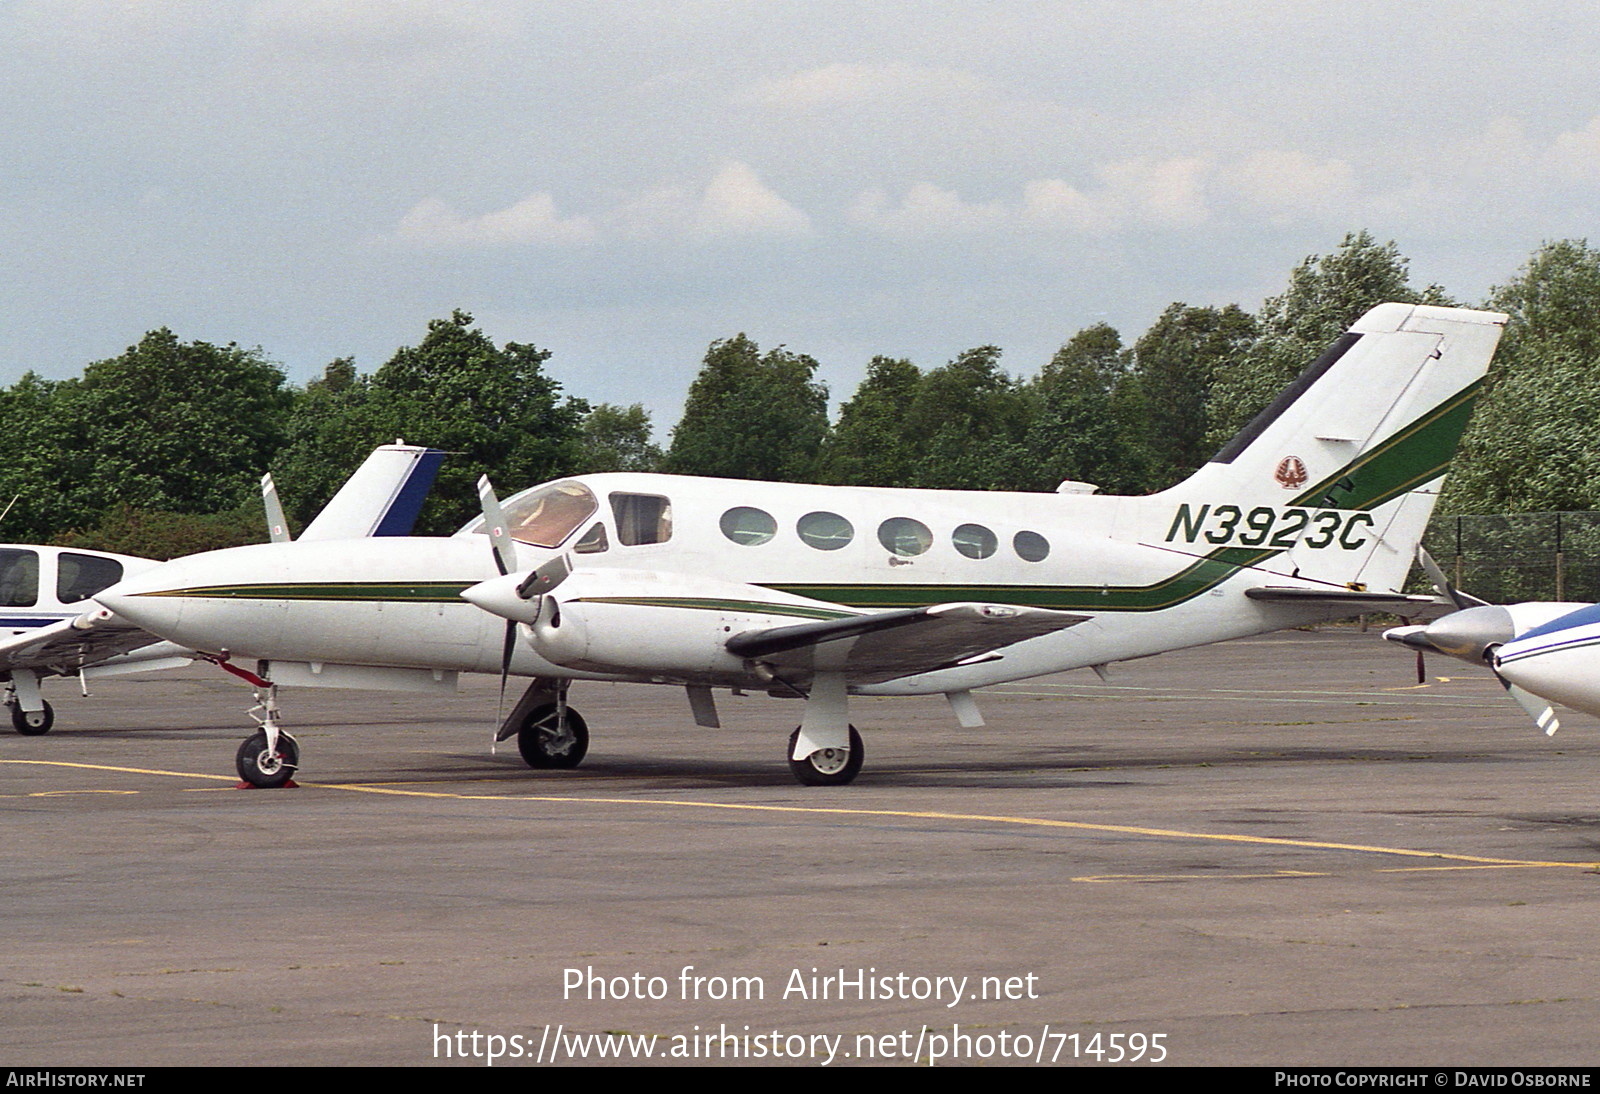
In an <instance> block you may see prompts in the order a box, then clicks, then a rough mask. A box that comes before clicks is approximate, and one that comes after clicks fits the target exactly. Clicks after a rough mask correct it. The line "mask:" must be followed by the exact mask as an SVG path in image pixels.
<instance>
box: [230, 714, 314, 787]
mask: <svg viewBox="0 0 1600 1094" xmlns="http://www.w3.org/2000/svg"><path fill="white" fill-rule="evenodd" d="M234 764H235V766H236V767H237V768H238V769H239V778H241V779H243V780H244V781H245V782H247V783H249V784H250V785H251V786H259V787H261V788H263V789H265V790H273V789H276V788H277V787H280V786H283V785H284V784H285V783H287V782H288V781H289V780H290V778H292V777H293V776H294V773H295V771H296V770H298V769H299V767H300V746H299V745H298V744H296V743H295V739H294V738H293V737H291V736H289V735H288V734H287V733H280V734H278V751H276V752H268V751H267V731H266V730H264V729H263V730H258V731H257V732H255V733H253V734H251V735H250V736H249V737H246V738H245V739H244V743H243V744H241V745H240V746H239V752H238V755H236V756H235V757H234Z"/></svg>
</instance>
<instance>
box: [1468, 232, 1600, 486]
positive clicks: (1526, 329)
mask: <svg viewBox="0 0 1600 1094" xmlns="http://www.w3.org/2000/svg"><path fill="white" fill-rule="evenodd" d="M1488 306H1489V307H1491V308H1493V309H1495V310H1497V311H1504V312H1506V313H1507V314H1508V315H1509V316H1510V320H1509V322H1508V323H1507V324H1506V333H1505V337H1504V338H1503V339H1502V340H1501V343H1500V349H1499V351H1498V352H1497V353H1496V355H1495V362H1494V366H1493V368H1492V369H1491V371H1490V379H1489V383H1488V385H1487V389H1486V393H1485V395H1484V396H1483V397H1482V398H1481V399H1480V400H1479V405H1478V409H1477V412H1476V413H1475V414H1474V415H1473V419H1472V422H1471V424H1470V425H1469V426H1468V429H1467V434H1466V437H1465V438H1464V439H1463V442H1462V452H1461V456H1460V459H1459V460H1458V469H1457V472H1456V474H1454V475H1452V477H1451V478H1450V480H1449V483H1448V485H1447V487H1446V492H1445V498H1444V503H1443V504H1444V506H1445V509H1446V511H1447V512H1452V513H1461V512H1467V513H1485V512H1519V511H1528V510H1531V511H1545V510H1572V509H1595V508H1600V251H1596V250H1594V249H1593V248H1591V247H1590V246H1589V245H1588V243H1587V242H1586V241H1584V240H1561V241H1558V242H1555V243H1547V244H1545V245H1544V246H1543V247H1541V248H1540V249H1539V250H1538V252H1536V253H1535V254H1534V256H1533V257H1532V258H1531V259H1530V260H1529V261H1528V264H1527V265H1526V266H1524V267H1523V268H1522V270H1521V271H1520V272H1519V274H1518V276H1517V277H1516V278H1515V279H1514V280H1512V281H1511V282H1509V283H1507V284H1505V285H1501V286H1498V287H1497V288H1495V289H1494V290H1492V292H1491V293H1490V297H1489V301H1488Z"/></svg>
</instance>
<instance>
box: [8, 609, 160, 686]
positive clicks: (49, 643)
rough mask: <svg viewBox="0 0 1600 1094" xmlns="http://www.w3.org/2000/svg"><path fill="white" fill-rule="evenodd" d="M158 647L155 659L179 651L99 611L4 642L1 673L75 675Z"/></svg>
mask: <svg viewBox="0 0 1600 1094" xmlns="http://www.w3.org/2000/svg"><path fill="white" fill-rule="evenodd" d="M157 646H159V647H160V648H159V649H157V650H153V651H152V657H167V656H170V655H171V654H172V653H173V652H175V651H176V649H177V647H174V646H172V644H171V643H168V642H162V641H161V639H159V638H157V637H156V636H155V635H153V634H151V633H150V632H149V631H147V630H144V629H143V628H141V627H136V626H134V625H133V624H132V623H129V622H128V621H127V620H125V619H123V618H121V617H120V616H118V615H116V614H115V613H114V612H111V611H108V610H107V609H105V608H96V609H95V610H94V611H90V612H84V613H83V614H82V615H79V616H75V617H74V618H72V619H63V620H61V621H60V622H59V623H50V624H47V625H45V626H43V627H38V628H36V629H34V630H31V631H25V632H24V633H22V634H18V635H13V636H11V637H10V638H5V639H0V671H3V672H14V671H18V670H22V669H29V670H32V671H34V672H38V673H42V674H49V673H73V672H77V671H78V670H79V669H81V668H84V667H85V666H88V665H97V664H99V663H101V662H103V661H109V660H110V659H112V658H114V657H119V656H122V655H124V654H129V653H132V652H133V651H135V650H141V651H142V650H143V649H144V647H157ZM141 659H142V658H141Z"/></svg>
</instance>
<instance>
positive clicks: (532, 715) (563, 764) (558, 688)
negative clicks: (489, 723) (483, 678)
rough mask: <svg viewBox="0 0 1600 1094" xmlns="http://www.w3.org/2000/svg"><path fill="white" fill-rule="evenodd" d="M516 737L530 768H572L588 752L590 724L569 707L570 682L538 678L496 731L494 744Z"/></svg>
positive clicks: (519, 749)
mask: <svg viewBox="0 0 1600 1094" xmlns="http://www.w3.org/2000/svg"><path fill="white" fill-rule="evenodd" d="M512 736H515V737H516V738H517V751H518V752H520V753H522V758H523V759H524V760H526V761H527V764H528V766H529V767H535V768H541V769H548V768H572V767H577V766H578V765H579V764H580V763H582V762H583V758H584V756H585V755H587V754H588V752H589V725H588V723H587V722H585V721H584V720H583V715H581V714H579V713H578V712H577V711H576V710H574V709H572V708H571V707H569V706H568V705H567V682H566V681H565V680H551V679H546V678H543V677H537V678H535V679H534V681H533V682H532V683H531V684H529V685H528V690H527V691H525V692H523V693H522V698H521V699H519V700H517V705H516V706H515V707H514V708H512V711H511V714H510V716H509V717H507V718H506V720H505V721H504V722H502V723H500V727H499V728H498V729H496V730H495V734H494V739H495V741H497V742H499V741H504V740H506V739H507V738H508V737H512Z"/></svg>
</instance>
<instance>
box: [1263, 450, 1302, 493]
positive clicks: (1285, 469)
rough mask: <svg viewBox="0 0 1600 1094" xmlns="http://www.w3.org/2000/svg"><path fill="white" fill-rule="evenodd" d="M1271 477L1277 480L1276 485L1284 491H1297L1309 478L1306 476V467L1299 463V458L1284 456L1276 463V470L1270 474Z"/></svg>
mask: <svg viewBox="0 0 1600 1094" xmlns="http://www.w3.org/2000/svg"><path fill="white" fill-rule="evenodd" d="M1272 477H1273V478H1275V479H1277V480H1278V485H1279V486H1281V487H1283V488H1284V489H1285V490H1298V489H1300V488H1301V487H1302V486H1304V485H1305V484H1306V480H1307V479H1308V478H1310V477H1311V476H1309V475H1308V474H1306V465H1305V464H1304V463H1302V462H1301V460H1300V457H1299V456H1285V457H1284V458H1283V459H1281V460H1279V461H1278V469H1277V470H1276V471H1274V472H1273V473H1272Z"/></svg>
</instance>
